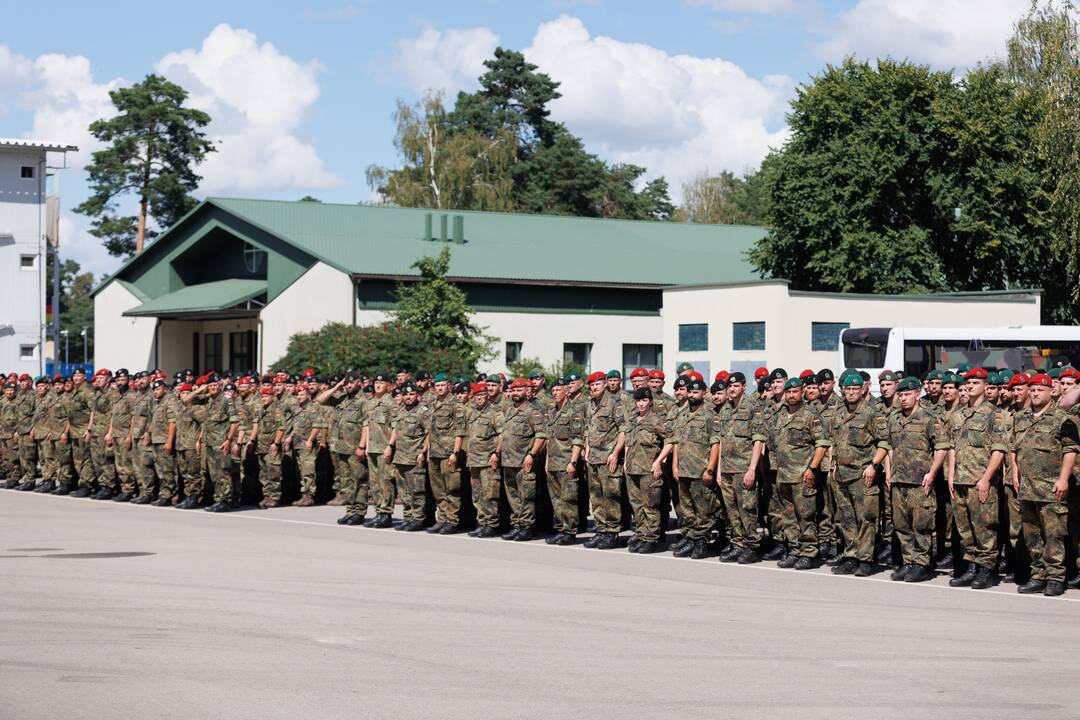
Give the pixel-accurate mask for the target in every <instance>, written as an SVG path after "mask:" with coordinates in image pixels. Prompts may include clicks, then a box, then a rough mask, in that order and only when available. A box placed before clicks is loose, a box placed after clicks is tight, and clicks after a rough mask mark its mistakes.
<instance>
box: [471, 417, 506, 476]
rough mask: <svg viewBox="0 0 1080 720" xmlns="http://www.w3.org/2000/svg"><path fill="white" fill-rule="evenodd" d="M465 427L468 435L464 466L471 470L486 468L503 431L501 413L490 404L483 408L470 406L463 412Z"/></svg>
mask: <svg viewBox="0 0 1080 720" xmlns="http://www.w3.org/2000/svg"><path fill="white" fill-rule="evenodd" d="M465 427H466V431H467V433H468V435H467V436H466V438H465V442H466V443H467V444H468V452H467V454H466V456H465V465H466V466H467V467H471V468H476V467H485V466H487V464H488V463H489V462H490V461H491V454H492V453H494V452H495V444H496V442H498V439H499V435H500V434H501V433H502V431H503V414H502V412H501V411H500V410H499V409H498V408H496V407H494V406H493V405H490V404H487V405H484V407H483V408H477V407H476V406H475V405H470V406H469V407H468V409H467V410H466V412H465Z"/></svg>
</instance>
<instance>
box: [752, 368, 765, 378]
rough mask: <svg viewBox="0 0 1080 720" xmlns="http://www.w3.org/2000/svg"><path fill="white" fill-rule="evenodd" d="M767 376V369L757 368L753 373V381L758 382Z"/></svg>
mask: <svg viewBox="0 0 1080 720" xmlns="http://www.w3.org/2000/svg"><path fill="white" fill-rule="evenodd" d="M768 375H769V368H764V367H759V368H758V369H757V370H755V371H754V379H755V380H760V379H761V378H763V377H768Z"/></svg>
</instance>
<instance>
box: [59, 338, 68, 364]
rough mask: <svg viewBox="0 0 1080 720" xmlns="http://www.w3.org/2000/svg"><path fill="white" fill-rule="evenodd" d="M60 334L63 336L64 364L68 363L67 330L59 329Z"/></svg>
mask: <svg viewBox="0 0 1080 720" xmlns="http://www.w3.org/2000/svg"><path fill="white" fill-rule="evenodd" d="M60 334H61V335H63V336H64V364H65V365H67V364H68V331H67V330H61V331H60Z"/></svg>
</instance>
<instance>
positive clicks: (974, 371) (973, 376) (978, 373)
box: [964, 367, 990, 380]
mask: <svg viewBox="0 0 1080 720" xmlns="http://www.w3.org/2000/svg"><path fill="white" fill-rule="evenodd" d="M988 377H990V373H988V372H986V368H981V367H976V368H971V369H970V370H968V371H967V372H966V373H964V379H965V380H985V379H986V378H988Z"/></svg>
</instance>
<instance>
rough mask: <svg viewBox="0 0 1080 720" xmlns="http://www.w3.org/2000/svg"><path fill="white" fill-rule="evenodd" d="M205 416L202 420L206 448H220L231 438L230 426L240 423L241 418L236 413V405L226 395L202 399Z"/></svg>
mask: <svg viewBox="0 0 1080 720" xmlns="http://www.w3.org/2000/svg"><path fill="white" fill-rule="evenodd" d="M200 399H202V400H203V402H202V405H203V406H204V407H203V412H204V413H205V415H204V416H203V418H202V434H203V445H204V446H206V447H215V448H216V447H220V446H221V443H223V442H225V439H226V438H227V437H229V426H230V425H232V424H233V423H239V422H240V416H239V415H238V414H237V412H236V404H235V403H233V402H232V401H231V400H229V399H228V398H227V397H225V394H224V393H221V394H219V395H218V396H217V397H213V398H212V397H210V396H206V397H205V398H200Z"/></svg>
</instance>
